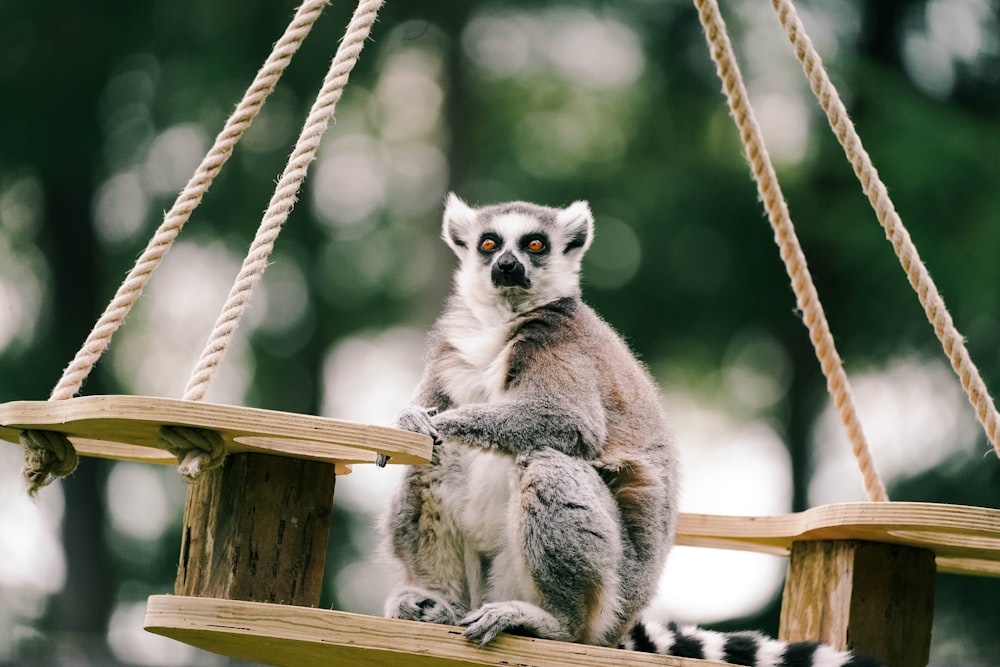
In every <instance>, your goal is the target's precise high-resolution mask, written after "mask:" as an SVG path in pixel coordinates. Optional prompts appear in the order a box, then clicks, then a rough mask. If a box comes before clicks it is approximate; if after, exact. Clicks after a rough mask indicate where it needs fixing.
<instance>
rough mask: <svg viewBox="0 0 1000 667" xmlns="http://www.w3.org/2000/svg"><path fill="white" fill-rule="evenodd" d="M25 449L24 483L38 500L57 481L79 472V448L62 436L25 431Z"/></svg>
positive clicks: (21, 438)
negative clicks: (77, 450) (76, 471)
mask: <svg viewBox="0 0 1000 667" xmlns="http://www.w3.org/2000/svg"><path fill="white" fill-rule="evenodd" d="M20 440H21V446H22V447H24V472H22V473H21V474H22V475H23V477H24V479H25V480H26V481H27V483H28V495H31V496H34V495H35V494H37V493H38V492H39V490H41V489H42V488H43V487H45V486H48V485H49V484H51V483H52V482H53V481H54V480H55V479H56V478H57V477H65V476H66V475H68V474H70V473H71V472H73V471H74V470H76V464H77V460H78V459H77V455H76V448H75V447H73V443H72V442H70V441H69V438H67V437H66V436H65V435H64V434H62V433H57V432H55V431H39V430H35V429H26V430H24V431H21V435H20Z"/></svg>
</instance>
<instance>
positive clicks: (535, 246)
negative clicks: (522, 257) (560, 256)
mask: <svg viewBox="0 0 1000 667" xmlns="http://www.w3.org/2000/svg"><path fill="white" fill-rule="evenodd" d="M544 249H545V242H544V241H542V240H541V239H531V240H530V241H528V250H530V251H531V252H541V251H542V250H544Z"/></svg>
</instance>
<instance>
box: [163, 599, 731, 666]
mask: <svg viewBox="0 0 1000 667" xmlns="http://www.w3.org/2000/svg"><path fill="white" fill-rule="evenodd" d="M145 628H146V630H148V631H150V632H153V633H156V634H158V635H163V636H165V637H170V638H172V639H177V640H179V641H182V642H184V643H186V644H191V645H192V646H196V647H198V648H201V649H205V650H206V651H211V652H213V653H219V654H222V655H228V656H231V657H234V658H239V659H241V660H250V661H252V662H259V663H263V664H267V665H279V666H287V667H301V666H302V665H336V667H400V666H403V665H405V666H406V667H411V666H412V667H473V666H483V665H485V666H487V667H512V666H516V667H598V666H601V667H606V666H607V665H625V664H628V665H630V666H635V667H642V666H645V667H654V666H656V667H724V666H725V665H726V663H721V662H714V661H710V660H692V659H688V658H675V657H672V656H660V655H652V654H648V653H637V652H634V651H628V652H625V651H621V650H619V649H612V648H598V647H595V646H583V645H581V644H569V643H566V642H555V641H548V640H544V639H531V638H526V637H513V636H511V635H506V634H503V635H500V636H499V637H497V639H495V640H494V641H493V642H492V643H491V644H490V645H489V646H487V647H485V648H480V647H479V646H478V645H477V644H476V643H474V642H470V641H469V640H468V639H466V638H465V637H463V636H462V629H461V628H456V627H452V626H448V625H432V624H429V623H415V622H413V621H394V620H389V619H386V618H379V617H376V616H363V615H360V614H349V613H346V612H340V611H330V610H326V609H314V608H311V607H291V606H287V605H275V604H263V603H258V602H240V601H233V600H218V599H213V598H194V597H181V596H174V595H154V596H152V597H150V598H149V603H148V606H147V608H146V622H145Z"/></svg>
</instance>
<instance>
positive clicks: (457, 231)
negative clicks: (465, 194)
mask: <svg viewBox="0 0 1000 667" xmlns="http://www.w3.org/2000/svg"><path fill="white" fill-rule="evenodd" d="M476 218H477V216H476V212H475V210H473V209H472V208H471V207H470V206H469V205H468V204H466V203H465V202H464V201H462V199H461V198H460V197H459V196H458V195H456V194H455V193H454V192H450V193H448V197H447V199H445V202H444V220H443V222H442V224H441V238H443V239H444V241H445V243H447V244H448V245H449V246H450V247H451V249H452V250H454V251H455V254H456V255H458V256H459V257H461V256H462V255H463V254H464V252H465V250H466V249H467V248H468V245H469V234H470V232H471V231H472V230H473V229H474V228H475V225H476Z"/></svg>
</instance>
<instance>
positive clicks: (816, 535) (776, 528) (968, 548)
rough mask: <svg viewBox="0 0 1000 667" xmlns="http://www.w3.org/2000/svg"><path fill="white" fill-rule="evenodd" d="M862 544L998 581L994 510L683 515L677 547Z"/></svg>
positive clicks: (998, 517)
mask: <svg viewBox="0 0 1000 667" xmlns="http://www.w3.org/2000/svg"><path fill="white" fill-rule="evenodd" d="M815 540H865V541H869V542H881V543H885V544H899V545H905V546H911V547H916V548H920V549H928V550H930V551H933V552H934V553H935V554H936V556H937V569H938V570H939V571H941V572H952V573H959V574H975V575H988V576H1000V510H997V509H990V508H983V507H968V506H965V505H947V504H938V503H904V502H890V503H842V504H835V505H823V506H821V507H814V508H812V509H809V510H806V511H804V512H797V513H794V514H782V515H777V516H759V517H743V516H722V515H709V514H682V515H681V517H680V522H679V525H678V530H677V544H683V545H687V546H701V547H715V548H722V549H737V550H741V551H759V552H764V553H772V554H777V555H788V553H789V551H790V549H791V546H792V543H793V542H796V541H815Z"/></svg>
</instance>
